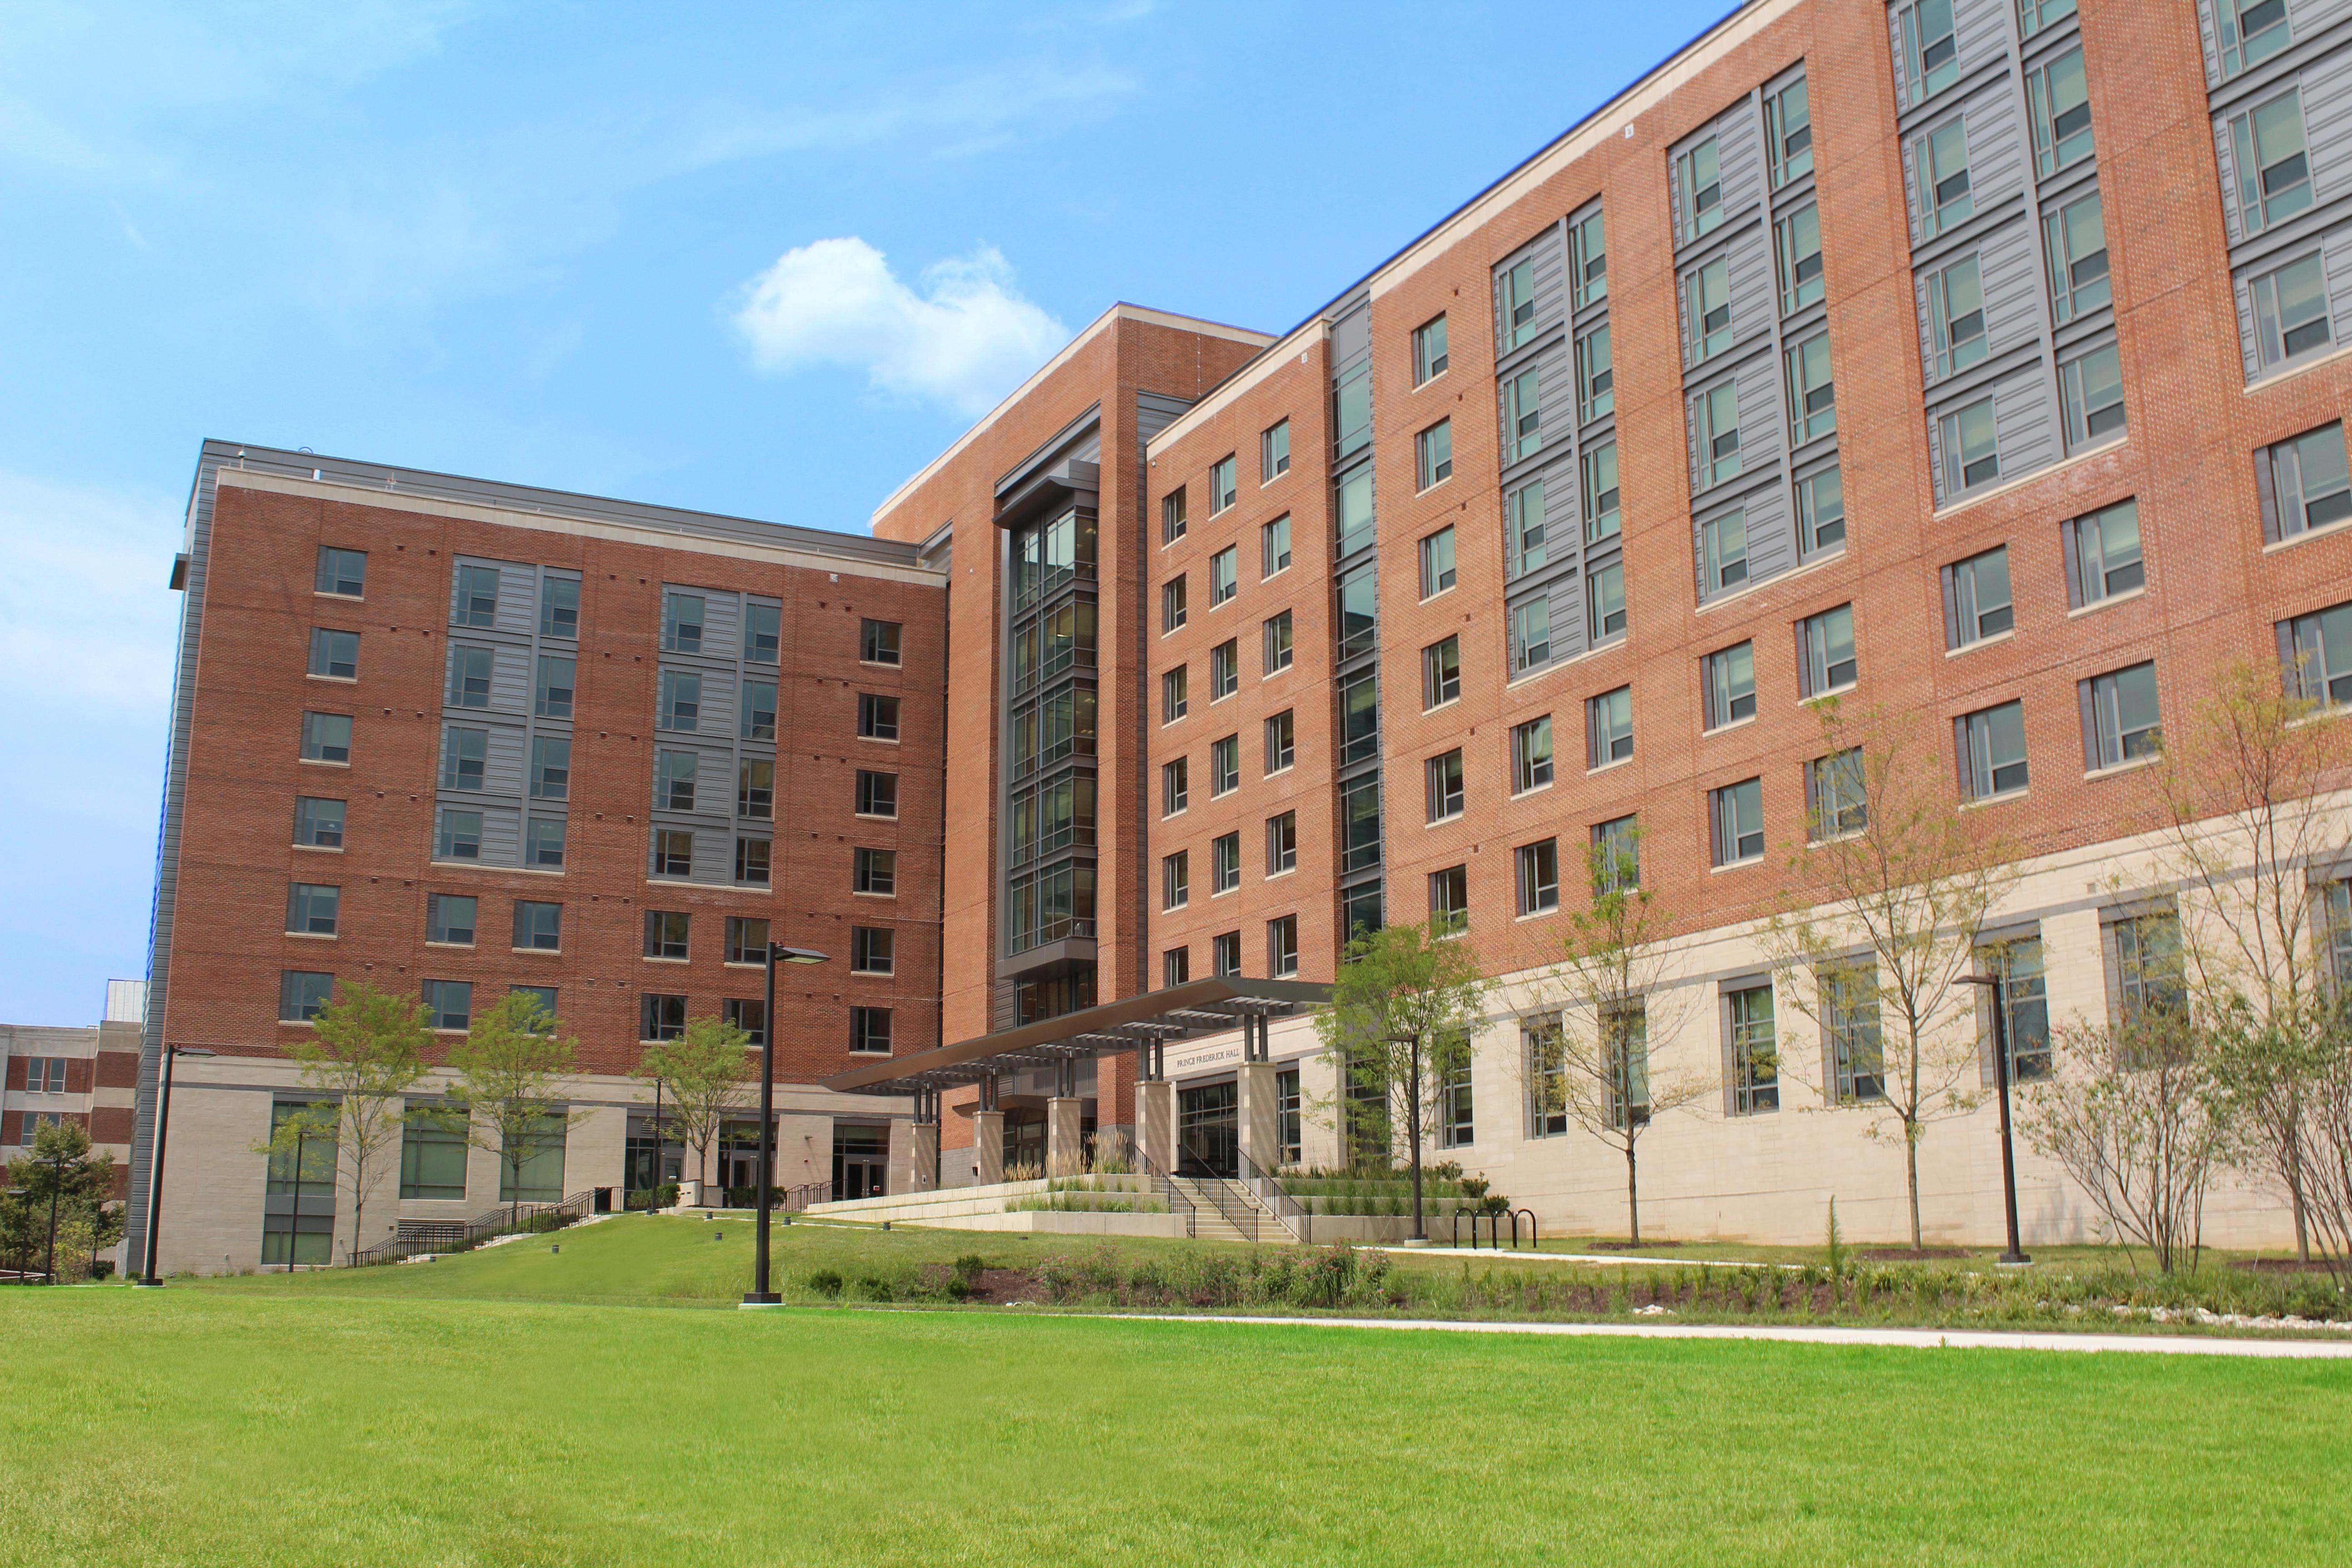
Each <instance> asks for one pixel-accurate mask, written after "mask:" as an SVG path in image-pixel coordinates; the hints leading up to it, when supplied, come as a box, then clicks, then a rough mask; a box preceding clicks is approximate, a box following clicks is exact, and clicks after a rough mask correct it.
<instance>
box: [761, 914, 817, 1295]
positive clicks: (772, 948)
mask: <svg viewBox="0 0 2352 1568" xmlns="http://www.w3.org/2000/svg"><path fill="white" fill-rule="evenodd" d="M827 962H829V960H828V959H827V958H826V955H825V954H824V953H822V952H816V951H815V950H814V949H813V948H806V947H778V946H777V945H776V944H775V943H773V942H770V943H769V944H768V999H767V1002H766V1004H765V1007H766V1010H765V1011H764V1012H762V1013H761V1015H760V1217H759V1218H758V1219H757V1220H755V1221H754V1222H753V1223H752V1232H753V1236H754V1237H755V1239H754V1241H753V1244H752V1252H751V1294H750V1295H748V1296H746V1297H744V1298H743V1305H744V1306H746V1307H773V1306H777V1305H780V1304H781V1303H782V1300H783V1298H782V1297H781V1296H779V1295H777V1294H776V1293H775V1292H774V1291H773V1290H772V1289H769V1288H768V1226H769V1223H770V1221H771V1219H772V1215H770V1214H769V1212H768V1208H769V1205H771V1204H772V1203H773V1202H774V1197H773V1193H774V1190H775V1181H776V1171H775V1165H776V965H777V964H779V963H827Z"/></svg>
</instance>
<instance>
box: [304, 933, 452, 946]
mask: <svg viewBox="0 0 2352 1568" xmlns="http://www.w3.org/2000/svg"><path fill="white" fill-rule="evenodd" d="M284 934H285V935H286V936H288V937H290V938H291V939H292V940H294V941H296V942H340V941H341V940H342V938H341V935H340V934H339V933H337V932H335V931H287V932H285V933H284ZM445 945H447V944H446V943H440V942H426V943H425V946H427V947H438V946H445ZM467 945H468V946H470V945H471V944H470V943H468V944H467Z"/></svg>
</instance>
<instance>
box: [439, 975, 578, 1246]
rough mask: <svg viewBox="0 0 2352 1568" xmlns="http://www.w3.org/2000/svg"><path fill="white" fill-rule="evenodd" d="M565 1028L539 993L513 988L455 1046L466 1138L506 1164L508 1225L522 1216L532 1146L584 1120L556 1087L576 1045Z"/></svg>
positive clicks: (452, 1089)
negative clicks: (568, 1107)
mask: <svg viewBox="0 0 2352 1568" xmlns="http://www.w3.org/2000/svg"><path fill="white" fill-rule="evenodd" d="M562 1027H563V1025H562V1020H560V1019H558V1018H557V1017H556V1016H555V1015H554V1014H552V1013H550V1012H549V1011H548V1010H547V1008H546V1007H545V1006H544V1005H542V1004H541V1002H540V1000H539V998H538V997H536V996H534V995H532V994H530V992H527V991H512V992H509V993H508V994H506V996H504V997H503V998H501V999H500V1000H499V1004H498V1005H496V1006H495V1007H492V1008H491V1009H490V1010H489V1011H488V1012H487V1013H484V1014H481V1015H480V1016H478V1017H476V1018H475V1019H474V1022H473V1026H472V1027H470V1028H468V1029H467V1031H466V1037H465V1039H464V1040H463V1041H461V1042H459V1043H458V1044H457V1046H455V1047H452V1048H451V1050H450V1052H449V1066H450V1068H451V1069H452V1070H454V1071H455V1072H456V1074H457V1077H456V1079H454V1080H453V1081H452V1082H451V1083H450V1085H449V1088H448V1091H447V1092H448V1096H449V1101H450V1103H451V1105H452V1106H454V1107H455V1108H456V1110H457V1115H458V1116H460V1117H462V1118H463V1119H464V1120H463V1121H462V1123H461V1126H462V1128H463V1130H464V1131H465V1134H466V1142H468V1143H470V1144H472V1145H473V1146H474V1147H475V1148H477V1149H485V1150H489V1151H492V1152H496V1153H497V1154H498V1155H499V1159H500V1160H501V1161H503V1162H504V1163H505V1165H506V1186H507V1191H508V1193H509V1194H510V1195H509V1199H508V1203H509V1209H508V1223H509V1226H511V1225H513V1224H515V1223H516V1222H517V1221H518V1220H519V1219H520V1215H521V1211H522V1195H521V1188H522V1168H523V1165H524V1163H526V1162H527V1161H529V1159H530V1155H531V1152H532V1151H533V1150H534V1149H535V1148H537V1147H538V1146H539V1144H540V1143H541V1141H543V1140H544V1139H546V1138H547V1137H548V1136H549V1135H550V1133H551V1131H562V1129H563V1128H565V1127H567V1126H569V1125H570V1124H571V1123H572V1121H577V1120H578V1118H577V1117H574V1116H572V1115H571V1114H569V1113H568V1112H566V1111H565V1110H564V1109H563V1107H564V1104H565V1101H564V1100H563V1098H562V1095H560V1094H559V1093H558V1092H557V1091H558V1090H559V1089H561V1088H562V1081H563V1079H566V1078H568V1077H569V1076H570V1075H571V1073H572V1064H573V1060H574V1058H575V1055H576V1051H577V1042H576V1041H574V1040H572V1039H570V1038H568V1037H565V1036H564V1035H563V1034H562V1032H561V1031H562Z"/></svg>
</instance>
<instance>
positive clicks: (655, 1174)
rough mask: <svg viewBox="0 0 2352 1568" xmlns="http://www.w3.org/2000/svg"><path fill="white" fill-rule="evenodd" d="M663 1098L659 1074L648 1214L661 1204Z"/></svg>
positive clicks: (656, 1084) (655, 1087) (656, 1090)
mask: <svg viewBox="0 0 2352 1568" xmlns="http://www.w3.org/2000/svg"><path fill="white" fill-rule="evenodd" d="M661 1100H662V1080H661V1079H660V1077H659V1076H658V1075H656V1077H655V1079H654V1163H653V1169H652V1170H651V1171H650V1172H648V1173H646V1213H647V1214H651V1213H653V1212H654V1210H655V1208H656V1206H658V1205H659V1204H660V1202H661V1184H662V1183H661V1173H662V1124H661ZM622 1201H623V1202H624V1204H625V1203H626V1202H627V1200H626V1199H624V1200H622Z"/></svg>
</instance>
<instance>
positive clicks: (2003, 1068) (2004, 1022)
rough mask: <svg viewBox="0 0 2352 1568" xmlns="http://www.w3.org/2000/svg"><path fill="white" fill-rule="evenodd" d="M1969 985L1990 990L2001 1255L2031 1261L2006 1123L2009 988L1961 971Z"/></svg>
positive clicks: (2009, 1259) (1992, 977)
mask: <svg viewBox="0 0 2352 1568" xmlns="http://www.w3.org/2000/svg"><path fill="white" fill-rule="evenodd" d="M1960 978H1961V979H1962V980H1963V981H1965V982H1966V983H1967V984H1970V985H1983V986H1987V987H1989V988H1990V990H1991V992H1992V1080H1993V1083H1994V1086H1995V1087H1996V1088H1997V1089H1999V1090H2000V1198H2001V1206H2002V1209H2003V1211H2004V1212H2005V1214H2006V1215H2007V1217H2008V1220H2009V1250H2008V1251H2007V1252H2004V1253H2002V1254H2001V1255H2000V1260H2001V1261H2002V1262H2003V1263H2031V1262H2032V1261H2033V1259H2032V1258H2029V1257H2027V1256H2026V1253H2025V1250H2024V1248H2023V1247H2020V1246H2019V1245H2018V1240H2017V1155H2016V1152H2015V1151H2014V1148H2013V1147H2012V1142H2011V1135H2010V1125H2009V987H2008V986H2007V985H2006V984H2004V983H2003V982H2002V979H2001V977H2000V975H1998V974H1964V975H1962V976H1961V977H1960Z"/></svg>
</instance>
